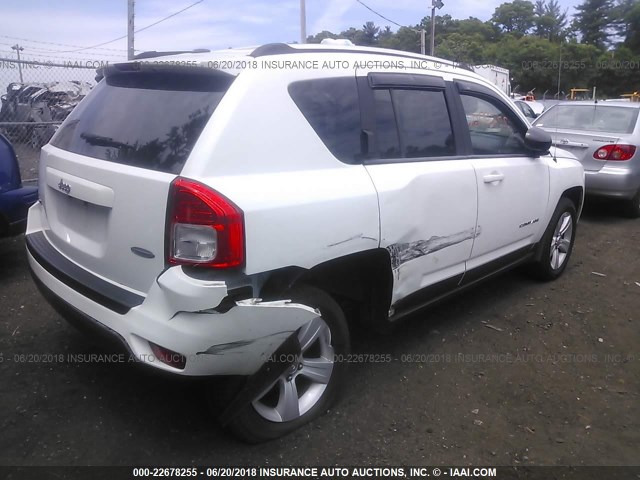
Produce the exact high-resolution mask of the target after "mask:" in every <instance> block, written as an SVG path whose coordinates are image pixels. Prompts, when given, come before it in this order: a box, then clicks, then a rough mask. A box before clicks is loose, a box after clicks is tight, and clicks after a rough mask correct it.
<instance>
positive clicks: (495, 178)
mask: <svg viewBox="0 0 640 480" xmlns="http://www.w3.org/2000/svg"><path fill="white" fill-rule="evenodd" d="M482 179H483V180H484V183H494V182H501V181H502V180H504V174H502V173H497V172H494V173H490V174H489V175H485V176H484V177H482Z"/></svg>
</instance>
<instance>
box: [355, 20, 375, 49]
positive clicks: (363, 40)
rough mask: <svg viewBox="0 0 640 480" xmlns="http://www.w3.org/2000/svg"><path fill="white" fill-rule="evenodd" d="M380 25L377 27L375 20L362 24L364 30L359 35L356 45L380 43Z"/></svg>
mask: <svg viewBox="0 0 640 480" xmlns="http://www.w3.org/2000/svg"><path fill="white" fill-rule="evenodd" d="M379 33H380V27H376V26H375V24H374V23H373V22H367V23H365V24H364V25H363V26H362V30H361V31H360V32H359V34H358V35H357V40H358V41H357V42H356V45H367V46H372V45H375V44H376V43H378V34H379Z"/></svg>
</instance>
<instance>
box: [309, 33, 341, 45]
mask: <svg viewBox="0 0 640 480" xmlns="http://www.w3.org/2000/svg"><path fill="white" fill-rule="evenodd" d="M325 38H333V39H335V38H338V35H336V34H335V33H331V32H329V31H327V30H323V31H322V32H320V33H317V34H316V35H309V36H307V43H320V42H321V41H322V40H324V39H325Z"/></svg>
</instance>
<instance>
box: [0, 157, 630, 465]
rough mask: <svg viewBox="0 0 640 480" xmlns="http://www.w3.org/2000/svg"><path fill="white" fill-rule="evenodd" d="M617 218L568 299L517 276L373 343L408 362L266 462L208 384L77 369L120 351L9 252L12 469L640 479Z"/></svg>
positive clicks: (375, 373) (595, 213) (17, 249)
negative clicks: (170, 467) (500, 473)
mask: <svg viewBox="0 0 640 480" xmlns="http://www.w3.org/2000/svg"><path fill="white" fill-rule="evenodd" d="M26 168H27V170H26V171H29V169H30V168H33V166H27V167H26ZM612 212H615V210H614V208H612V206H611V205H610V204H607V203H597V204H593V203H592V204H588V205H587V209H586V211H585V214H584V215H583V218H582V219H581V222H580V225H579V228H578V238H577V243H576V246H575V250H574V253H573V257H572V259H571V261H570V264H569V267H568V269H567V271H566V273H565V275H564V276H563V277H562V278H561V279H559V280H558V281H556V282H554V283H538V282H535V281H532V280H530V279H528V278H527V277H526V276H524V275H523V274H521V273H520V272H512V273H508V274H506V275H503V276H501V277H498V278H496V279H494V280H491V281H489V282H487V283H485V284H483V285H482V286H480V287H478V288H476V289H475V290H472V291H469V292H468V293H465V294H463V295H461V296H459V297H457V298H456V299H455V300H453V301H450V302H448V303H444V304H441V305H440V306H438V307H435V308H432V309H430V310H428V311H425V312H423V313H421V314H419V315H416V316H415V317H414V318H413V319H411V320H410V321H408V322H406V323H403V324H402V325H400V326H399V327H398V328H397V330H396V331H395V332H393V333H391V334H387V335H384V336H381V335H375V334H372V333H369V332H367V331H363V330H362V329H356V330H355V331H354V332H353V334H352V335H353V337H354V342H355V345H354V351H355V352H357V353H376V354H387V353H388V354H390V355H391V357H392V358H393V359H394V360H393V361H391V362H389V363H365V362H363V363H354V364H352V365H351V370H350V372H351V381H350V382H349V385H348V386H347V388H346V391H345V392H344V396H343V398H342V401H341V402H340V403H339V404H338V405H337V406H336V407H335V408H334V409H333V410H332V411H330V412H328V413H327V414H326V415H324V416H323V417H321V418H319V419H318V420H316V421H315V422H314V423H313V424H310V425H307V426H305V427H303V428H301V429H300V430H298V431H296V432H294V433H293V434H291V435H289V436H287V437H285V438H283V439H280V440H277V441H273V442H271V443H267V444H263V445H257V446H247V445H244V444H242V443H239V442H237V441H235V440H233V439H232V438H231V437H229V436H228V435H227V434H226V433H225V432H224V431H223V430H222V429H221V428H220V427H219V426H218V425H217V423H216V422H215V420H214V419H213V418H212V416H211V415H210V414H209V412H208V409H207V405H206V403H205V400H204V398H203V397H204V396H203V389H204V387H203V385H202V384H201V383H197V382H185V381H179V380H174V379H166V378H163V377H157V376H155V375H149V374H147V373H145V372H142V371H140V370H139V369H136V368H133V367H132V366H131V365H128V364H104V363H89V362H79V361H74V360H72V359H70V357H69V355H76V360H77V359H78V358H86V356H87V355H88V354H91V353H104V351H103V350H101V349H99V348H98V347H96V346H94V345H93V344H91V343H90V342H89V341H87V340H86V339H85V338H84V337H83V336H82V335H81V334H80V333H77V332H76V331H75V330H74V329H73V328H72V327H71V326H69V325H68V324H67V323H66V322H65V321H64V320H63V319H62V318H60V317H59V316H58V315H57V314H56V313H55V312H54V311H53V310H52V309H51V308H50V307H49V305H48V304H47V303H46V302H45V301H44V300H43V299H42V297H41V296H40V295H39V293H38V291H37V290H36V288H35V286H34V284H33V282H32V280H31V278H30V276H29V273H28V270H27V262H26V257H25V253H24V237H22V236H19V237H16V238H12V239H5V240H0V305H1V309H0V355H1V357H0V358H1V363H0V390H2V395H0V431H1V432H2V434H1V435H0V465H86V464H90V465H128V464H137V465H149V464H158V465H167V464H175V465H188V464H192V463H195V464H206V465H213V464H216V465H220V464H232V465H249V464H253V465H312V464H324V465H326V464H340V465H356V466H359V465H370V464H374V465H399V464H412V465H418V464H422V465H440V464H442V465H447V464H449V465H468V464H469V465H476V464H485V465H486V464H490V465H637V464H638V460H639V457H638V446H639V445H640V433H639V432H640V398H639V393H640V351H639V350H638V332H639V327H638V323H637V321H638V315H639V314H638V311H639V308H638V307H640V283H636V282H640V256H639V255H638V252H639V248H638V245H639V242H640V220H628V219H624V218H622V217H619V216H617V215H616V214H615V213H612ZM594 272H596V273H598V274H600V275H598V274H596V273H594ZM42 354H53V355H60V356H61V357H62V358H63V361H60V362H42V361H37V360H38V358H37V357H35V356H36V355H42ZM30 359H31V360H32V361H29V360H30Z"/></svg>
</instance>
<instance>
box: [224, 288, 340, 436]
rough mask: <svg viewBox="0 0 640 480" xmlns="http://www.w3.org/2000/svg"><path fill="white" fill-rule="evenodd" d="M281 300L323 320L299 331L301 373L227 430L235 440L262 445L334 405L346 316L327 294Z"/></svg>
mask: <svg viewBox="0 0 640 480" xmlns="http://www.w3.org/2000/svg"><path fill="white" fill-rule="evenodd" d="M283 298H290V299H291V300H292V302H294V303H301V304H303V305H307V306H310V307H314V308H316V309H318V310H319V311H320V314H321V316H320V317H317V319H314V320H312V321H311V322H310V323H309V324H307V325H304V326H303V327H301V328H300V329H299V330H298V339H299V341H300V346H301V349H300V353H299V354H298V359H299V360H298V361H297V362H295V363H298V364H299V365H300V367H299V368H298V369H297V370H296V371H295V372H293V373H291V372H290V371H288V372H285V373H284V374H283V375H281V376H280V378H278V380H276V382H274V383H273V384H272V385H271V386H270V387H268V388H267V389H266V390H265V391H264V392H263V393H261V394H260V395H258V396H257V397H256V398H255V399H254V400H253V402H251V403H250V404H249V405H247V406H246V407H245V408H244V409H243V410H242V411H241V412H240V413H239V414H238V415H237V416H236V417H234V418H233V419H232V420H231V421H230V422H229V424H228V428H229V430H230V431H231V432H232V433H233V434H234V435H235V436H236V437H238V438H239V439H241V440H244V441H245V442H249V443H260V442H265V441H268V440H273V439H276V438H279V437H282V436H283V435H286V434H288V433H290V432H292V431H294V430H296V429H297V428H299V427H300V426H302V425H304V424H305V423H308V422H310V421H311V420H313V419H314V418H316V417H318V416H319V415H321V414H322V413H323V412H325V411H326V410H327V409H328V408H330V407H331V406H332V405H333V403H334V402H335V401H336V400H337V398H338V396H339V393H340V391H341V389H342V386H343V384H344V382H345V380H346V373H347V372H346V369H347V362H346V361H336V360H339V359H341V358H343V357H345V356H346V355H348V354H349V352H350V346H349V330H348V327H347V322H346V319H345V316H344V313H343V311H342V309H341V308H340V306H339V305H338V303H337V302H336V301H335V300H334V299H333V298H331V297H330V296H329V295H328V294H327V293H325V292H324V291H322V290H319V289H317V288H315V287H310V286H299V287H295V289H294V290H292V291H291V292H290V293H288V294H287V295H285V296H283Z"/></svg>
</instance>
